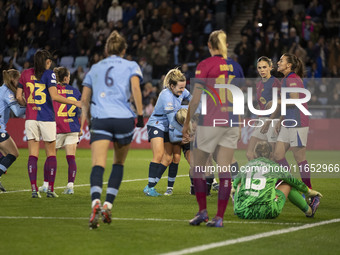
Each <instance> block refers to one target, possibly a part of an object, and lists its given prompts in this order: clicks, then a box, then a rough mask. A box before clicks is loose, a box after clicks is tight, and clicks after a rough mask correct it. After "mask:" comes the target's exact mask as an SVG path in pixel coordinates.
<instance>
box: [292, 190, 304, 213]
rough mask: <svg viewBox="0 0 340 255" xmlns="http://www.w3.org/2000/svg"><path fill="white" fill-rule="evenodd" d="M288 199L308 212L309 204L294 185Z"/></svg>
mask: <svg viewBox="0 0 340 255" xmlns="http://www.w3.org/2000/svg"><path fill="white" fill-rule="evenodd" d="M288 199H289V201H290V202H292V204H294V205H295V206H296V207H298V208H300V210H301V211H303V212H304V213H306V212H307V211H308V208H309V206H308V204H307V202H306V200H305V199H304V198H303V197H302V195H301V194H300V192H298V191H297V190H296V189H295V188H293V187H292V189H291V190H290V192H289V194H288Z"/></svg>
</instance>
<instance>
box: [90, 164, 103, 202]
mask: <svg viewBox="0 0 340 255" xmlns="http://www.w3.org/2000/svg"><path fill="white" fill-rule="evenodd" d="M103 174H104V167H101V166H94V167H92V172H91V176H90V183H91V199H92V201H93V200H95V199H100V195H101V194H102V189H103Z"/></svg>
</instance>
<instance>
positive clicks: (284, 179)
mask: <svg viewBox="0 0 340 255" xmlns="http://www.w3.org/2000/svg"><path fill="white" fill-rule="evenodd" d="M271 153H272V152H271V146H270V144H269V143H268V142H258V143H257V144H256V146H255V159H253V160H251V161H250V162H249V163H248V164H247V165H246V166H245V167H244V168H243V169H242V170H241V171H240V173H239V174H238V175H237V177H236V179H235V181H234V183H233V188H232V193H233V192H234V212H235V214H236V215H237V216H238V217H239V218H241V219H273V218H276V217H277V216H279V215H280V213H281V211H282V208H283V206H284V204H285V202H286V199H287V198H288V199H289V200H290V201H291V202H292V203H293V204H294V205H295V206H297V207H298V208H299V209H300V210H301V211H302V212H304V213H305V215H306V216H307V217H313V216H314V214H315V212H316V209H317V208H318V206H319V204H320V198H321V197H322V195H321V194H320V193H319V192H318V191H315V190H312V189H309V188H308V187H307V186H306V185H305V184H304V183H303V182H302V181H300V180H298V179H296V178H294V177H293V176H292V175H291V173H289V172H287V171H285V170H284V169H283V168H282V167H280V166H279V165H278V164H276V163H275V162H273V161H271V160H269V158H270V154H271ZM278 180H281V181H280V182H279V184H278V185H276V184H277V182H278ZM275 186H276V187H275ZM301 192H302V193H304V194H305V195H306V197H308V198H311V203H310V204H309V205H308V204H307V202H306V200H305V199H304V198H303V197H302V196H301Z"/></svg>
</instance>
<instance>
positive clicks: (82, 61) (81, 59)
mask: <svg viewBox="0 0 340 255" xmlns="http://www.w3.org/2000/svg"><path fill="white" fill-rule="evenodd" d="M88 62H89V58H88V57H87V56H78V57H76V60H75V61H74V67H75V68H77V67H78V66H81V67H82V68H83V69H86V67H87V64H88Z"/></svg>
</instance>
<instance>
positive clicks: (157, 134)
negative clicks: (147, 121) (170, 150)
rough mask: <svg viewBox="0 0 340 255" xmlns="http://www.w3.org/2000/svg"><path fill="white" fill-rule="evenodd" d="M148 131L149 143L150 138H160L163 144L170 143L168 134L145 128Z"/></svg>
mask: <svg viewBox="0 0 340 255" xmlns="http://www.w3.org/2000/svg"><path fill="white" fill-rule="evenodd" d="M146 128H147V130H148V136H149V142H150V141H151V139H152V138H156V137H162V138H163V139H164V142H165V143H169V142H170V137H169V132H164V131H162V130H160V129H159V128H156V127H151V126H146Z"/></svg>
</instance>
